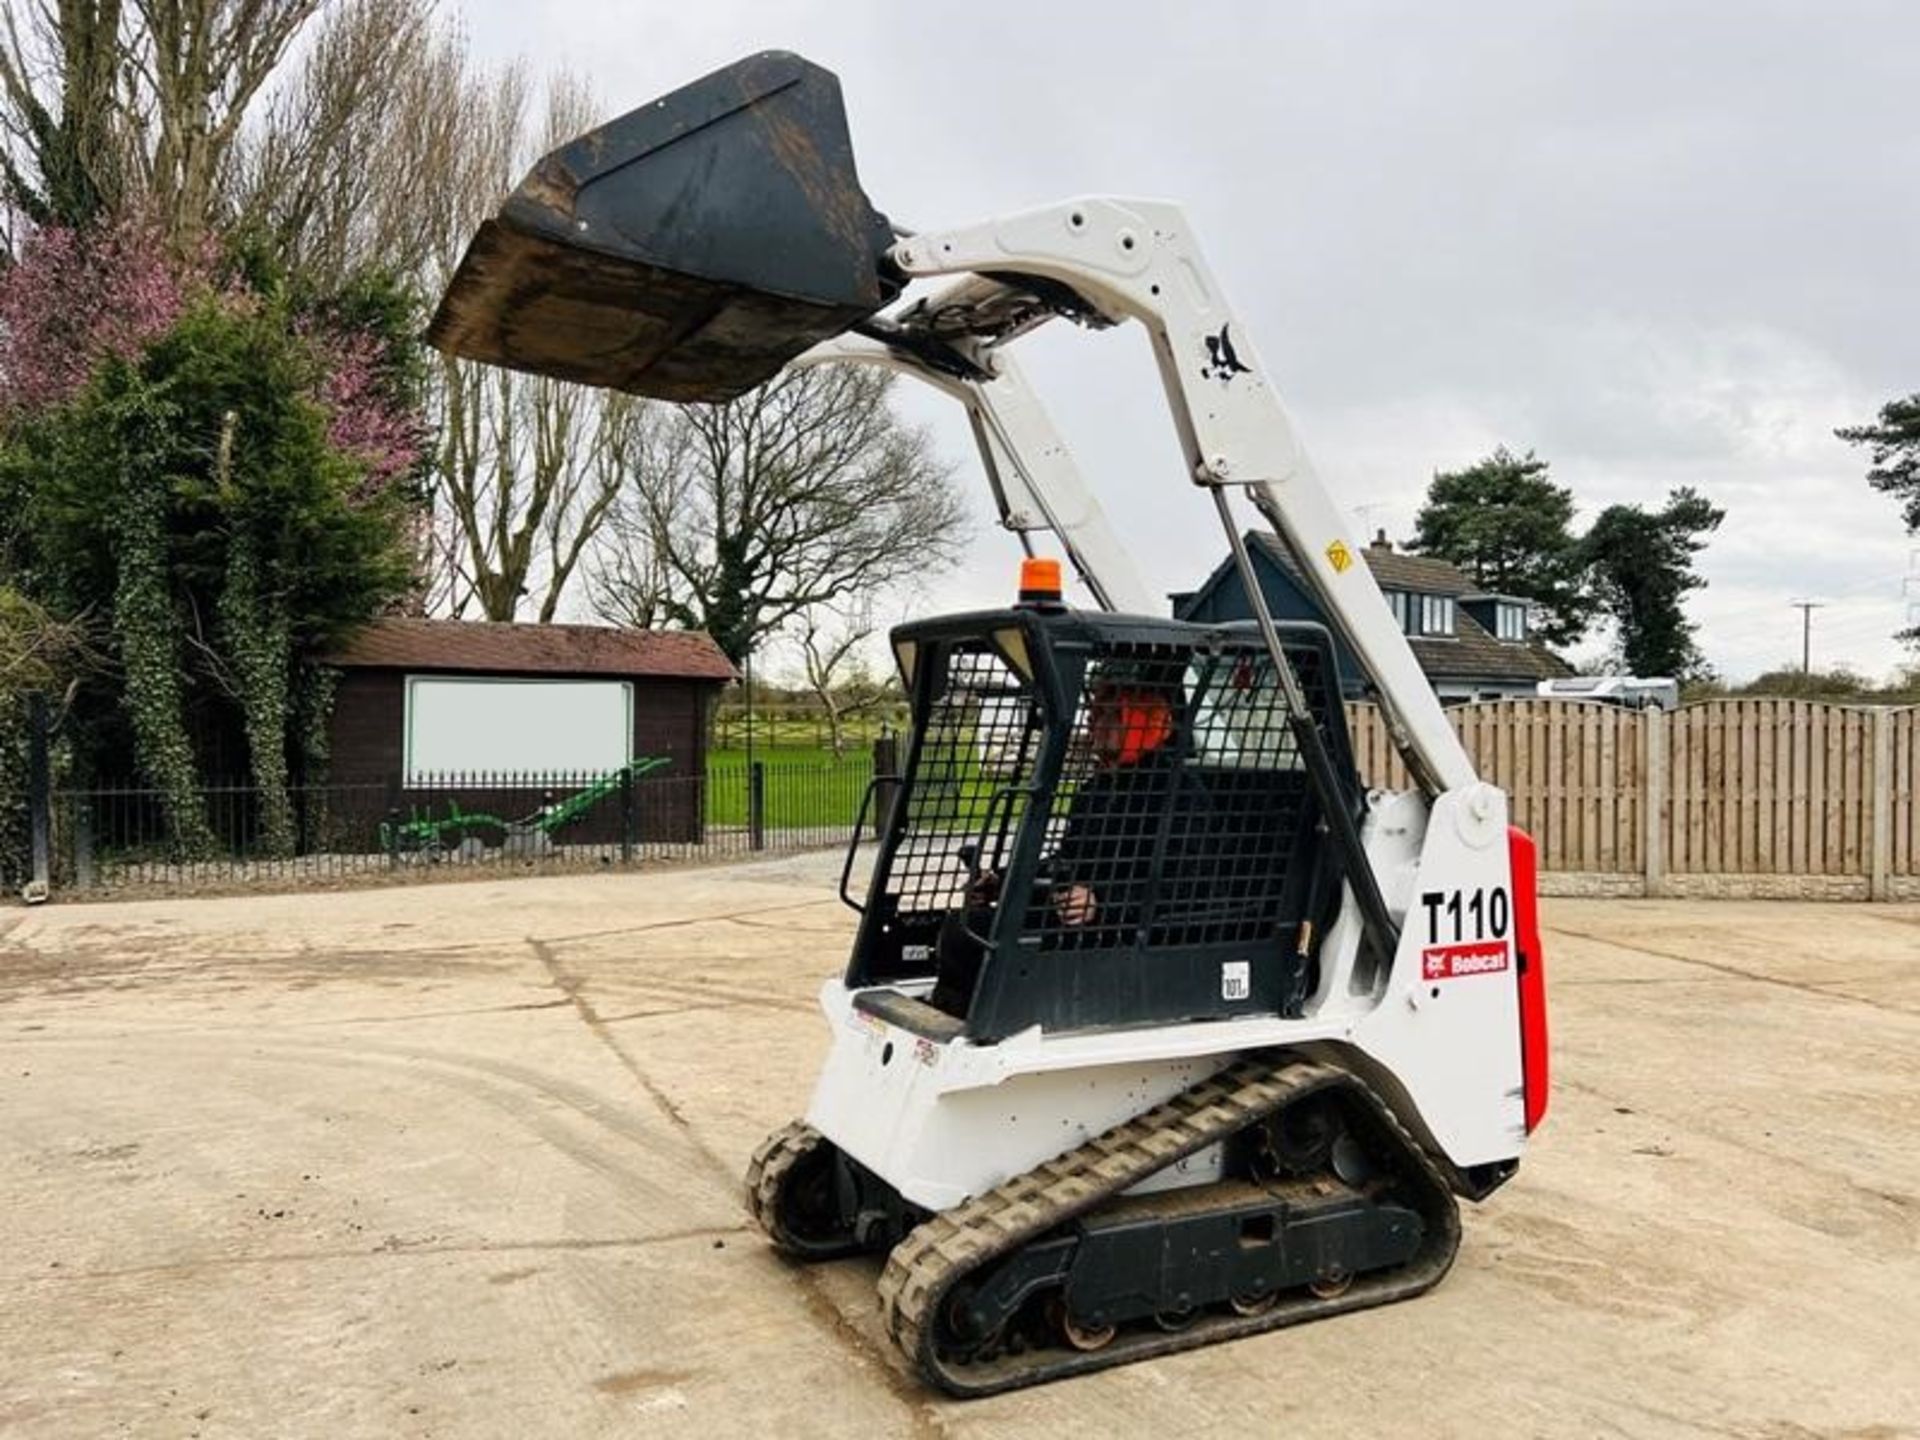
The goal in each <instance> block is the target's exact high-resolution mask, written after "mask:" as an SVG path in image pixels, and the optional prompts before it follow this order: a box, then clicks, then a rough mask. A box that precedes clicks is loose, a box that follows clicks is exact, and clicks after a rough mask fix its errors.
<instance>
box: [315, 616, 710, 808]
mask: <svg viewBox="0 0 1920 1440" xmlns="http://www.w3.org/2000/svg"><path fill="white" fill-rule="evenodd" d="M326 663H328V664H329V665H331V666H333V667H334V668H335V669H337V670H339V671H340V672H341V674H340V681H339V688H338V691H337V693H336V696H335V701H334V708H333V719H332V726H331V732H330V739H331V755H330V766H329V769H330V772H331V775H330V780H331V783H333V784H334V785H356V784H366V785H380V786H383V787H385V789H386V791H387V792H388V793H389V795H390V796H391V797H392V801H391V806H392V808H395V809H398V810H401V811H402V812H404V813H407V814H414V813H418V812H419V810H420V808H421V807H422V806H423V805H424V806H426V807H428V808H429V809H430V808H431V807H433V806H434V805H439V806H441V807H445V806H446V805H447V804H448V802H452V803H454V804H457V805H458V806H459V807H460V808H461V809H462V810H480V811H485V812H487V813H491V814H497V815H514V816H517V815H519V814H520V813H521V812H525V811H529V810H531V809H533V808H537V806H538V804H539V803H540V802H541V801H542V800H543V799H553V798H561V799H564V798H565V795H566V793H568V791H569V790H570V789H573V788H578V783H579V782H583V781H584V780H586V779H587V778H590V777H592V776H595V775H601V774H606V773H609V772H611V771H614V770H616V769H617V768H618V767H619V766H621V765H623V764H625V763H626V762H628V761H631V760H639V759H643V758H652V759H660V760H664V761H665V762H666V763H665V765H664V766H661V767H660V768H658V769H657V770H655V771H653V772H652V773H651V774H649V775H648V776H647V777H646V778H645V779H644V780H642V781H640V782H639V786H640V788H641V789H642V791H643V792H644V794H645V796H646V797H647V799H648V801H649V803H648V805H647V806H646V807H645V821H646V823H645V827H644V828H645V831H646V834H645V835H644V837H643V838H646V839H650V840H653V839H660V840H684V841H697V840H698V839H699V838H700V830H701V823H700V822H701V813H702V810H703V808H704V807H703V805H702V803H701V799H702V795H703V793H704V779H705V772H706V740H707V729H708V726H707V717H708V714H709V711H710V709H711V707H712V704H713V702H714V699H715V698H716V697H717V695H718V694H719V692H720V689H721V687H723V686H724V685H726V684H727V683H728V682H729V681H731V680H732V679H733V678H734V669H733V666H732V665H731V664H730V663H729V662H728V660H727V658H726V656H725V655H724V654H723V653H722V652H721V650H720V647H719V646H717V645H716V644H714V642H713V640H712V639H711V637H709V636H707V635H706V634H704V633H701V632H698V631H666V630H621V629H613V628H610V627H605V626H598V625H521V624H494V623H487V622H478V621H464V620H415V619H389V620H379V621H375V622H374V623H372V624H370V625H367V626H365V627H364V628H363V629H361V630H360V631H359V632H358V633H357V634H355V635H354V637H353V638H352V639H351V640H350V641H349V642H348V643H346V644H345V645H343V646H342V647H341V648H340V649H339V650H337V651H336V652H334V653H333V654H331V655H329V656H328V657H327V662H326ZM621 821H622V816H621V814H620V811H619V808H618V807H617V806H614V805H605V806H600V807H597V808H596V810H595V812H594V813H592V814H590V815H588V816H587V817H585V818H584V819H583V820H581V821H580V822H579V823H578V825H577V826H576V827H573V828H571V829H570V830H569V833H568V838H569V839H572V840H577V841H582V842H598V841H604V840H607V839H612V838H617V835H618V831H619V829H620V826H621Z"/></svg>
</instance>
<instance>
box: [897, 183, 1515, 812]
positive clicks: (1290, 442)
mask: <svg viewBox="0 0 1920 1440" xmlns="http://www.w3.org/2000/svg"><path fill="white" fill-rule="evenodd" d="M889 258H890V259H891V260H892V262H893V263H894V265H896V266H897V267H898V269H899V270H900V272H901V273H902V274H904V275H907V276H909V277H934V276H942V275H955V274H969V273H973V274H979V273H981V272H992V273H996V274H1004V273H1006V272H1012V273H1014V274H1017V275H1022V276H1035V277H1039V278H1040V279H1042V280H1046V281H1051V282H1054V283H1055V284H1057V285H1060V286H1064V287H1067V289H1068V290H1069V291H1070V292H1071V293H1072V294H1073V295H1074V296H1076V297H1078V298H1079V299H1081V300H1083V301H1085V302H1086V303H1087V304H1089V305H1091V306H1092V307H1094V309H1095V310H1096V312H1097V313H1098V314H1099V315H1101V316H1103V317H1104V318H1105V319H1107V320H1108V321H1109V322H1112V321H1118V320H1122V319H1133V320H1138V321H1139V322H1140V323H1141V324H1143V325H1144V326H1145V327H1146V329H1147V331H1148V333H1149V335H1150V336H1151V338H1152V342H1153V349H1154V358H1155V360H1156V361H1157V363H1158V366H1159V370H1160V378H1161V383H1162V386H1163V387H1164V389H1165V391H1166V396H1167V401H1168V404H1169V406H1170V408H1171V410H1172V412H1173V420H1174V428H1175V430H1176V431H1177V432H1178V434H1179V437H1180V442H1181V446H1182V449H1183V450H1184V452H1185V454H1186V459H1187V468H1188V477H1189V479H1190V480H1191V481H1192V483H1193V484H1195V485H1197V486H1201V487H1203V488H1207V489H1211V490H1213V491H1215V492H1216V493H1217V494H1222V495H1223V497H1224V494H1225V493H1227V492H1230V491H1231V490H1233V489H1244V490H1246V491H1247V492H1248V494H1249V498H1250V499H1251V500H1252V502H1253V504H1254V507H1255V508H1256V509H1257V510H1258V511H1259V512H1260V514H1261V515H1262V516H1263V517H1264V518H1265V519H1266V520H1267V522H1268V523H1269V524H1270V525H1271V526H1272V528H1273V529H1274V531H1275V532H1276V533H1277V534H1278V535H1279V536H1280V538H1281V539H1282V540H1283V541H1284V542H1285V544H1286V546H1287V549H1288V550H1289V551H1290V552H1291V553H1292V554H1293V556H1294V557H1295V559H1296V560H1297V562H1298V564H1299V566H1300V569H1301V573H1302V575H1303V576H1304V577H1305V578H1306V580H1307V582H1308V584H1309V586H1310V587H1311V589H1312V590H1313V592H1314V596H1315V598H1316V599H1317V600H1318V601H1319V602H1320V605H1321V609H1322V611H1323V613H1324V614H1325V615H1326V616H1327V617H1328V619H1329V621H1330V622H1331V624H1332V625H1333V628H1334V630H1335V631H1336V633H1338V634H1339V635H1340V637H1341V638H1342V639H1343V640H1344V641H1345V642H1346V643H1347V645H1348V646H1349V647H1350V649H1351V650H1352V652H1353V654H1354V655H1355V656H1356V657H1357V658H1358V660H1359V661H1360V663H1361V665H1362V666H1363V668H1364V669H1365V670H1366V671H1367V673H1368V674H1369V675H1370V676H1371V677H1372V679H1373V681H1374V684H1375V686H1376V688H1377V689H1378V691H1379V694H1380V697H1381V702H1382V704H1383V706H1384V707H1385V709H1386V710H1387V712H1388V714H1389V717H1390V725H1391V730H1392V734H1393V737H1394V740H1395V743H1396V745H1397V746H1398V747H1399V748H1400V750H1401V752H1402V754H1403V755H1404V757H1405V758H1406V760H1407V763H1408V766H1409V768H1410V769H1411V770H1412V771H1413V773H1414V774H1415V776H1416V777H1417V778H1418V779H1419V781H1420V783H1421V785H1422V787H1423V788H1424V789H1426V790H1427V791H1428V792H1429V793H1430V794H1437V793H1439V792H1442V791H1446V790H1454V789H1462V788H1465V787H1467V786H1470V785H1473V784H1474V783H1476V780H1477V776H1476V775H1475V773H1474V769H1473V765H1472V763H1471V762H1470V761H1469V760H1468V758H1467V754H1466V751H1465V750H1464V749H1463V748H1462V747H1461V744H1460V741H1459V737H1458V736H1457V735H1456V734H1455V733H1454V730H1453V727H1452V725H1450V724H1449V723H1448V722H1447V718H1446V715H1445V712H1444V711H1443V710H1442V709H1441V706H1440V702H1439V700H1438V699H1437V698H1436V697H1435V695H1434V693H1433V690H1432V687H1431V686H1430V685H1429V684H1428V683H1427V679H1426V676H1425V674H1424V673H1423V672H1422V671H1421V669H1420V665H1419V662H1418V661H1417V660H1416V659H1415V658H1414V654H1413V650H1412V648H1411V647H1410V646H1409V645H1408V644H1407V639H1406V636H1405V634H1404V633H1403V632H1402V630H1401V628H1400V626H1399V624H1398V623H1397V622H1396V621H1395V620H1394V618H1393V612H1392V610H1391V609H1389V608H1388V606H1387V603H1386V599H1385V597H1384V596H1383V595H1382V594H1381V593H1380V587H1379V586H1378V585H1377V584H1376V583H1375V582H1374V579H1373V575H1372V572H1371V571H1370V570H1369V569H1368V568H1367V566H1366V565H1365V564H1364V563H1362V562H1361V559H1360V547H1359V545H1358V543H1357V542H1356V541H1355V540H1354V539H1353V538H1352V537H1351V536H1350V535H1349V534H1348V527H1347V525H1346V522H1345V521H1344V519H1343V517H1342V516H1341V513H1340V509H1339V507H1338V506H1337V505H1336V504H1335V502H1334V500H1333V497H1332V495H1331V494H1330V493H1329V492H1328V490H1327V488H1326V486H1325V485H1324V484H1323V483H1322V482H1321V480H1320V478H1319V476H1318V474H1317V473H1316V472H1315V470H1314V468H1313V465H1312V462H1311V461H1310V460H1309V459H1308V458H1307V455H1306V452H1305V451H1304V449H1302V447H1301V445H1300V443H1299V441H1298V439H1297V438H1296V436H1295V432H1294V428H1293V423H1292V421H1291V420H1290V419H1289V418H1288V416H1287V413H1286V410H1285V408H1284V407H1283V406H1282V405H1281V403H1280V400H1279V397H1278V396H1277V395H1276V394H1275V392H1274V390H1273V388H1272V385H1271V384H1270V382H1269V380H1268V378H1267V374H1266V371H1265V368H1264V367H1263V366H1262V364H1261V363H1260V361H1259V358H1258V356H1257V354H1256V352H1255V350H1254V347H1253V342H1252V340H1251V338H1250V337H1249V336H1248V333H1247V331H1246V329H1245V327H1244V326H1242V325H1241V324H1240V323H1239V322H1238V320H1237V319H1236V318H1235V316H1234V314H1233V312H1232V311H1231V309H1230V308H1229V307H1228V305H1227V303H1226V299H1225V296H1224V295H1223V294H1222V293H1221V290H1220V287H1219V285H1218V284H1217V282H1216V281H1215V280H1214V278H1213V273H1212V271H1211V269H1210V268H1209V267H1208V265H1207V263H1206V259H1205V256H1204V255H1203V254H1202V252H1201V250H1200V246H1199V243H1198V241H1197V240H1196V239H1195V238H1194V236H1193V233H1192V230H1191V228H1190V227H1189V225H1188V224H1187V220H1186V217H1185V215H1184V214H1183V213H1182V212H1181V210H1180V209H1179V207H1178V206H1175V205H1171V204H1168V203H1166V202H1163V201H1150V200H1121V199H1110V198H1100V197H1093V198H1083V199H1078V200H1068V201H1062V202H1060V203H1058V204H1055V205H1049V206H1044V207H1042V208H1040V209H1037V210H1029V211H1025V212H1023V213H1020V214H1016V215H1012V216H1008V217H1006V218H1004V219H999V220H993V221H988V222H986V223H984V224H980V225H974V226H968V227H964V228H961V229H956V230H946V231H936V232H928V233H922V234H919V235H915V236H913V237H910V238H907V239H903V240H900V241H898V242H896V243H895V245H894V246H893V248H892V250H891V251H890V252H889ZM1028 328H1031V327H1028ZM1020 333H1025V330H1024V329H1023V330H1022V331H1021V332H1020ZM1005 343H1008V342H1007V341H1005V340H1000V339H997V338H996V339H994V341H993V349H994V350H996V351H997V348H998V347H999V346H1000V345H1003V344H1005ZM993 358H994V359H995V361H996V362H998V363H1002V364H1004V363H1005V357H1004V356H1001V355H999V354H997V353H996V354H994V356H993ZM1027 473H1028V474H1029V475H1031V476H1033V477H1034V483H1035V486H1036V488H1038V489H1040V490H1045V488H1046V487H1047V486H1048V485H1049V484H1051V483H1053V482H1054V476H1053V474H1052V473H1050V472H1045V471H1042V470H1037V469H1036V468H1035V467H1033V466H1028V467H1027ZM1221 509H1222V515H1223V519H1226V520H1227V522H1228V530H1229V534H1230V535H1231V534H1234V533H1237V532H1236V531H1235V529H1234V527H1233V525H1232V523H1231V520H1230V517H1229V513H1228V512H1227V510H1226V508H1225V507H1224V505H1223V506H1221ZM1250 598H1251V599H1253V600H1254V602H1255V604H1256V605H1257V604H1258V603H1259V597H1258V591H1257V587H1255V588H1252V589H1250Z"/></svg>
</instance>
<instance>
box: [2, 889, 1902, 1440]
mask: <svg viewBox="0 0 1920 1440" xmlns="http://www.w3.org/2000/svg"><path fill="white" fill-rule="evenodd" d="M838 863H839V862H838V857H837V856H814V857H803V858H800V859H795V860H786V861H780V862H770V863H765V864H756V865H743V866H739V867H735V868H728V869H704V870H676V871H659V872H651V873H639V874H623V875H607V876H584V877H578V878H553V879H526V880H515V881H498V882H476V883H472V884H463V885H436V886H426V887H419V888H412V889H387V890H374V891H359V892H347V893H329V894H300V895H288V896H275V897H249V898H237V899H218V900H197V901H166V902H140V903H122V904H114V905H91V906H89V905H54V906H49V907H45V908H42V909H38V910H32V911H27V910H21V909H17V908H7V909H0V1216H4V1243H3V1244H0V1287H3V1290H0V1293H3V1294H4V1304H0V1433H4V1434H7V1435H23V1436H63V1437H64V1436H95V1435H101V1436H105V1435H122V1434H126V1435H141V1436H191V1435H202V1436H316V1437H319V1436H325V1437H341V1436H449V1437H451V1436H534V1435H540V1436H545V1435H554V1436H586V1435H609V1436H611V1435H621V1436H636V1435H645V1436H653V1435H660V1436H697V1437H700V1440H719V1437H725V1436H736V1435H737V1436H755V1435H772V1436H868V1435H878V1436H890V1435H901V1436H920V1437H934V1436H952V1437H986V1436H1000V1435H1036V1436H1045V1437H1048V1440H1064V1437H1070V1436H1101V1437H1112V1436H1152V1437H1169V1440H1171V1437H1179V1440H1199V1437H1211V1436H1220V1437H1228V1436H1231V1437H1234V1440H1247V1437H1256V1436H1260V1437H1264V1436H1279V1435H1287V1436H1299V1437H1313V1440H1335V1437H1345V1436H1364V1437H1369V1440H1379V1437H1397V1436H1422V1437H1433V1436H1456V1435H1457V1436H1484V1435H1489V1434H1491V1435H1502V1436H1574V1437H1584V1436H1634V1437H1637V1436H1649V1437H1651V1436H1695V1435H1698V1436H1734V1437H1745V1440H1843V1437H1844V1440H1888V1437H1896V1436H1920V907H1915V906H1871V907H1870V906H1865V905H1815V904H1787V903H1759V902H1753V903H1740V902H1717V903H1713V902H1693V903H1679V902H1659V901H1617V900H1616V901H1571V900H1562V901H1550V902H1548V903H1547V905H1546V921H1547V926H1548V934H1547V943H1548V948H1549V956H1548V963H1549V971H1548V974H1549V982H1550V988H1551V995H1552V1002H1553V1022H1554V1041H1555V1055H1554V1060H1555V1067H1556V1069H1555V1091H1554V1096H1553V1107H1552V1111H1551V1113H1550V1115H1549V1117H1548V1120H1547V1124H1546V1127H1545V1128H1544V1129H1543V1131H1542V1132H1541V1133H1540V1135H1539V1136H1538V1137H1537V1138H1536V1142H1535V1144H1534V1145H1533V1147H1532V1148H1531V1149H1530V1150H1529V1152H1528V1155H1527V1158H1526V1161H1525V1163H1524V1164H1523V1165H1522V1167H1521V1170H1520V1174H1519V1176H1518V1177H1517V1178H1516V1179H1515V1180H1514V1182H1513V1183H1512V1184H1511V1185H1509V1186H1508V1187H1507V1188H1506V1189H1505V1190H1503V1191H1501V1192H1500V1193H1498V1194H1497V1195H1495V1196H1494V1197H1493V1199H1492V1200H1491V1201H1490V1202H1489V1203H1488V1204H1487V1205H1485V1206H1483V1207H1479V1208H1477V1209H1469V1212H1468V1215H1467V1222H1466V1224H1467V1228H1466V1239H1465V1243H1464V1245H1463V1247H1462V1250H1461V1254H1460V1258H1459V1261H1458V1263H1457V1264H1456V1266H1455V1268H1454V1270H1453V1273H1452V1274H1451V1275H1450V1276H1449V1277H1448V1278H1447V1279H1446V1281H1445V1282H1444V1283H1443V1284H1442V1285H1441V1286H1440V1287H1439V1288H1438V1289H1437V1290H1435V1291H1434V1292H1433V1293H1432V1294H1430V1295H1428V1296H1426V1297H1424V1298H1423V1299H1420V1300H1416V1301H1413V1302H1411V1303H1407V1304H1403V1305H1397V1306H1392V1307H1388V1308H1386V1309H1383V1310H1376V1311H1371V1312H1367V1313H1364V1314H1360V1315H1355V1316H1351V1317H1347V1318H1343V1319H1338V1320H1330V1321H1326V1322H1324V1323H1320V1324H1316V1325H1311V1326H1308V1327H1305V1328H1302V1329H1297V1330H1289V1331H1282V1332H1279V1333H1276V1334H1272V1335H1267V1336H1263V1337H1258V1338H1255V1339H1251V1340H1246V1341H1241V1342H1239V1343H1235V1344H1230V1345H1220V1346H1214V1347H1211V1348H1208V1349H1203V1350H1200V1351H1197V1352H1193V1353H1190V1354H1187V1355H1182V1356H1177V1357H1173V1358H1170V1359H1163V1360H1157V1361H1152V1362H1148V1363H1145V1364H1139V1365H1135V1366H1131V1367H1127V1368H1123V1369H1119V1370H1115V1371H1109V1372H1106V1373H1103V1374H1100V1375H1096V1376H1092V1377H1088V1378H1085V1379H1081V1380H1076V1381H1071V1382H1066V1383H1063V1384H1057V1385H1053V1386H1049V1387H1042V1388H1039V1389H1035V1390H1028V1391H1023V1392H1018V1393H1015V1394H1012V1395H1007V1396H1001V1397H997V1398H993V1399H988V1400H982V1401H975V1402H971V1403H956V1402H951V1401H947V1400H944V1399H941V1398H938V1397H936V1396H935V1395H933V1394H932V1393H930V1392H928V1391H926V1390H924V1389H922V1388H921V1387H920V1386H919V1385H918V1384H917V1383H916V1382H915V1381H914V1380H913V1379H912V1378H910V1377H909V1376H908V1375H907V1374H906V1373H904V1371H903V1370H902V1369H901V1368H900V1366H899V1365H898V1364H897V1363H896V1360H895V1358H894V1356H893V1355H892V1353H891V1352H890V1350H889V1347H888V1343H887V1342H886V1340H885V1339H884V1337H883V1336H882V1334H881V1331H880V1326H879V1322H878V1314H877V1310H876V1306H875V1302H874V1295H873V1285H874V1279H875V1276H876V1274H877V1271H878V1266H877V1264H876V1263H874V1262H843V1263H838V1264H833V1265H828V1266H822V1267H818V1268H815V1269H801V1268H796V1267H794V1266H791V1265H788V1264H786V1263H784V1262H782V1261H780V1260H778V1259H777V1258H776V1257H774V1256H773V1255H772V1254H771V1253H770V1252H769V1251H768V1249H767V1247H766V1245H765V1244H764V1243H763V1241H762V1240H761V1239H760V1238H759V1237H758V1236H757V1235H756V1234H754V1233H753V1232H751V1231H750V1230H749V1229H748V1228H747V1227H746V1225H745V1222H744V1218H743V1215H742V1211H741V1204H740V1175H741V1172H742V1169H743V1167H744V1165H745V1162H746V1159H747V1156H748V1154H749V1152H750V1151H751V1150H752V1148H753V1147H754V1145H755V1144H756V1143H757V1142H758V1141H759V1140H760V1138H761V1137H762V1135H763V1134H765V1133H766V1132H767V1131H768V1130H770V1129H772V1128H773V1127H775V1126H776V1125H779V1124H780V1123H782V1122H784V1121H785V1120H787V1119H789V1118H791V1117H792V1116H794V1115H796V1114H798V1113H799V1112H800V1111H801V1110H802V1109H803V1108H804V1106H805V1104H806V1100H807V1096H808V1093H809V1089H810V1086H811V1083H812V1078H813V1073H814V1070H815V1068H816V1066H817V1064H818V1063H819V1060H820V1058H821V1056H822V1054H823V1052H824V1049H825V1043H826V1033H825V1027H824V1023H823V1022H822V1021H821V1019H820V1017H819V1014H818V1011H817V1008H816V1005H815V1002H814V998H813V997H814V994H815V992H816V991H817V989H818V986H819V982H820V980H821V979H822V978H823V977H824V976H825V975H826V974H828V973H829V972H831V971H833V970H836V969H837V968H838V967H839V966H840V965H841V963H842V962H843V960H844V958H845V954H846V948H847V945H848V943H849V940H850V937H851V934H852V919H853V917H852V916H851V914H850V912H848V911H847V910H846V909H845V908H844V907H842V906H841V905H840V904H839V903H838V902H837V901H835V900H834V899H833V898H832V882H833V878H834V876H835V873H836V872H837V868H838Z"/></svg>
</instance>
